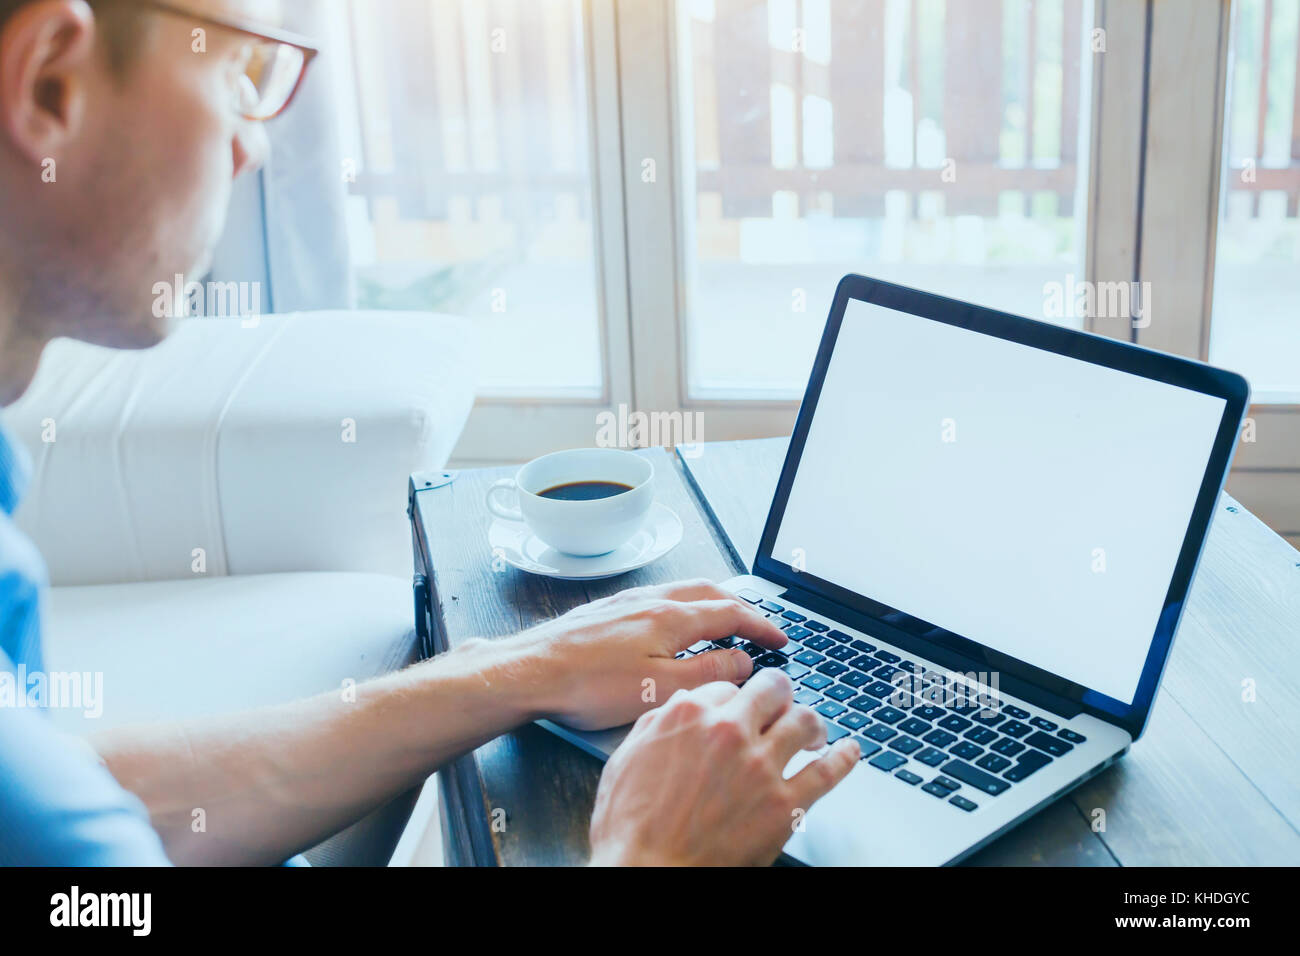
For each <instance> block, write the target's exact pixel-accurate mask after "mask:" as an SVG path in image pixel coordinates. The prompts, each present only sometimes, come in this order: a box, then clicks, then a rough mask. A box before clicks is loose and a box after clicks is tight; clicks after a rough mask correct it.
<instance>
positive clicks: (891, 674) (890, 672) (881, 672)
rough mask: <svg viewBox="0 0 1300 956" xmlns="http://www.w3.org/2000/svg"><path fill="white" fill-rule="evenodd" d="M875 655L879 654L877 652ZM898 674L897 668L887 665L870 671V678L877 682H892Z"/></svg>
mask: <svg viewBox="0 0 1300 956" xmlns="http://www.w3.org/2000/svg"><path fill="white" fill-rule="evenodd" d="M876 653H877V654H879V653H880V652H879V651H877V652H876ZM900 673H901V671H899V669H898V668H897V667H891V666H889V665H888V664H884V665H882V666H880V667H877V668H876V669H875V670H874V671H872V672H871V676H872V677H874V678H876V679H877V680H885V681H892V680H893V679H894V678H895V677H897V676H898V675H899V674H900Z"/></svg>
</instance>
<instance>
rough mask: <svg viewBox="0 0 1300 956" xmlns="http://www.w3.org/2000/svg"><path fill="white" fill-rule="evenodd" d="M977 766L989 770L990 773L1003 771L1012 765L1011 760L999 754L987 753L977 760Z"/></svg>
mask: <svg viewBox="0 0 1300 956" xmlns="http://www.w3.org/2000/svg"><path fill="white" fill-rule="evenodd" d="M975 766H977V767H979V768H980V769H981V770H987V771H988V772H989V773H1001V772H1002V771H1003V770H1006V769H1007V768H1008V767H1010V766H1011V761H1010V760H1008V759H1007V758H1006V757H1001V756H999V755H998V754H985V755H984V756H983V757H980V759H979V760H976V761H975Z"/></svg>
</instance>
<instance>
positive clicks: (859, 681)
mask: <svg viewBox="0 0 1300 956" xmlns="http://www.w3.org/2000/svg"><path fill="white" fill-rule="evenodd" d="M840 680H841V681H843V682H844V683H845V684H848V685H849V686H850V687H861V686H862V685H863V684H865V683H866V682H867V681H869V680H871V678H870V677H868V676H867V675H866V674H864V673H862V671H849V672H848V673H847V674H845V675H844V676H843V677H841V678H840Z"/></svg>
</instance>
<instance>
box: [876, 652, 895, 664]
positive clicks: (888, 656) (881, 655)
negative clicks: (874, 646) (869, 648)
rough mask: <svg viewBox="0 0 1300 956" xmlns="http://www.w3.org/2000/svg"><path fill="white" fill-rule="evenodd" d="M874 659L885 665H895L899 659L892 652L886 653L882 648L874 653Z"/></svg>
mask: <svg viewBox="0 0 1300 956" xmlns="http://www.w3.org/2000/svg"><path fill="white" fill-rule="evenodd" d="M876 657H877V658H878V659H880V660H882V661H884V662H885V663H886V664H897V663H898V662H899V660H900V659H901V658H899V656H898V655H897V654H895V653H893V652H892V651H887V650H885V649H884V648H881V649H880V650H878V651H876Z"/></svg>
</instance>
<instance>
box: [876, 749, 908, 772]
mask: <svg viewBox="0 0 1300 956" xmlns="http://www.w3.org/2000/svg"><path fill="white" fill-rule="evenodd" d="M867 763H869V764H871V766H873V767H876V768H877V769H879V770H883V771H885V772H886V773H889V772H890V771H891V770H897V769H898V768H899V767H901V766H902V765H903V764H905V763H907V758H906V757H904V756H903V755H902V754H895V753H890V752H889V751H887V750H886V751H885V752H884V753H882V754H880V756H878V757H873V758H872V759H871V760H868V761H867Z"/></svg>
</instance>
